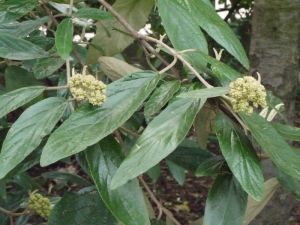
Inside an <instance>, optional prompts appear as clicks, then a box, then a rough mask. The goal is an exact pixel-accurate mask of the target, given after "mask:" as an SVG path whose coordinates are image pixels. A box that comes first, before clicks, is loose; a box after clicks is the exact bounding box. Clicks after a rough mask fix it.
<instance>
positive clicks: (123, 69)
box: [98, 56, 141, 81]
mask: <svg viewBox="0 0 300 225" xmlns="http://www.w3.org/2000/svg"><path fill="white" fill-rule="evenodd" d="M98 62H99V63H100V65H101V69H102V70H103V71H104V73H105V74H106V76H108V77H109V79H111V80H112V81H115V80H118V79H121V78H122V77H125V76H127V75H128V74H131V73H134V72H138V71H141V69H139V68H136V67H134V66H131V65H129V64H128V63H126V62H124V61H122V60H120V59H117V58H115V57H108V56H102V57H99V59H98Z"/></svg>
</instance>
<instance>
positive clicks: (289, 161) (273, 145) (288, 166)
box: [239, 112, 300, 180]
mask: <svg viewBox="0 0 300 225" xmlns="http://www.w3.org/2000/svg"><path fill="white" fill-rule="evenodd" d="M239 115H240V116H241V118H242V119H243V121H244V122H245V124H246V125H247V126H248V127H249V129H250V131H251V133H252V134H253V136H254V137H255V139H256V140H257V142H258V143H259V144H260V146H261V147H262V148H263V149H264V151H265V152H266V153H267V154H268V156H269V157H270V159H271V160H272V161H273V162H274V163H275V164H276V165H277V166H278V168H279V169H281V170H282V171H283V172H285V173H287V174H289V175H290V176H292V177H294V178H296V179H298V180H300V167H299V165H300V158H299V157H298V155H297V154H296V153H295V152H294V151H293V149H291V147H290V146H289V145H288V144H287V143H286V142H285V141H284V140H283V138H282V137H281V136H280V135H279V134H278V132H277V131H276V130H275V128H273V126H272V125H271V124H270V123H269V122H268V121H266V120H265V119H264V118H263V117H261V116H259V115H258V114H257V113H255V112H253V113H252V114H251V115H249V116H248V115H246V114H244V113H239Z"/></svg>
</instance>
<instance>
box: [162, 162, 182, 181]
mask: <svg viewBox="0 0 300 225" xmlns="http://www.w3.org/2000/svg"><path fill="white" fill-rule="evenodd" d="M166 162H167V164H168V167H169V169H170V172H171V174H172V175H173V177H174V178H175V180H176V181H177V182H178V184H180V185H183V184H184V180H185V169H183V168H182V167H180V166H178V165H176V164H175V163H172V162H171V161H169V160H166Z"/></svg>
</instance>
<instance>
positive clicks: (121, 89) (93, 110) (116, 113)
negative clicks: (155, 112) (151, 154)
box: [41, 71, 160, 166]
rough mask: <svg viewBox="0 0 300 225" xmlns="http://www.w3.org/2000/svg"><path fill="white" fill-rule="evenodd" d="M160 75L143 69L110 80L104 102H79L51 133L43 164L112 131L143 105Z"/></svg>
mask: <svg viewBox="0 0 300 225" xmlns="http://www.w3.org/2000/svg"><path fill="white" fill-rule="evenodd" d="M159 79H160V75H159V74H157V73H154V72H152V71H151V72H150V71H141V72H137V73H132V74H130V75H129V76H126V77H124V78H122V79H120V80H117V81H115V82H113V83H111V84H109V85H108V86H107V92H106V96H107V99H106V102H104V104H103V105H101V106H99V107H96V106H91V105H89V104H84V105H82V106H80V107H79V108H78V109H77V110H76V111H75V112H74V113H72V115H71V116H70V117H69V118H68V119H67V120H66V121H65V122H64V123H63V124H62V125H61V126H60V127H59V128H58V129H57V130H56V131H55V132H54V133H53V134H52V135H51V137H50V138H49V140H48V142H47V144H46V146H45V148H44V150H43V153H42V157H41V165H42V166H46V165H49V164H51V163H53V162H56V161H57V160H59V159H62V158H65V157H67V156H70V155H72V154H75V153H77V152H80V151H82V150H84V149H85V148H86V147H88V146H90V145H93V144H95V143H97V142H98V141H99V140H101V139H102V138H103V137H105V136H107V135H108V134H110V133H111V132H113V131H114V130H115V129H116V128H118V127H119V126H121V125H122V124H123V123H124V122H125V121H127V120H128V119H129V118H130V117H131V115H132V114H133V113H134V112H135V111H136V110H137V109H138V107H140V105H141V104H142V103H143V101H144V100H145V99H146V98H147V97H148V95H149V94H150V93H151V91H152V90H153V89H154V88H155V86H156V84H157V83H158V81H159Z"/></svg>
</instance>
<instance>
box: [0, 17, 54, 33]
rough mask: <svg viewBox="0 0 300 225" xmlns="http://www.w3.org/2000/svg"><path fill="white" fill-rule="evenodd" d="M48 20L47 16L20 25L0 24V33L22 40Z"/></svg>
mask: <svg viewBox="0 0 300 225" xmlns="http://www.w3.org/2000/svg"><path fill="white" fill-rule="evenodd" d="M49 19H50V17H49V16H46V17H43V18H40V19H36V20H27V21H24V22H21V23H17V22H16V23H7V24H1V23H0V33H5V34H9V35H11V36H14V37H18V38H24V37H26V36H27V35H28V34H30V33H31V32H32V31H34V30H36V29H38V28H39V27H41V26H42V25H43V24H44V23H45V22H47V21H48V20H49Z"/></svg>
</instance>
